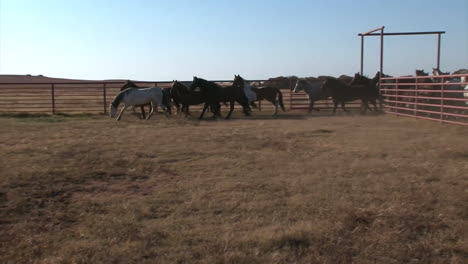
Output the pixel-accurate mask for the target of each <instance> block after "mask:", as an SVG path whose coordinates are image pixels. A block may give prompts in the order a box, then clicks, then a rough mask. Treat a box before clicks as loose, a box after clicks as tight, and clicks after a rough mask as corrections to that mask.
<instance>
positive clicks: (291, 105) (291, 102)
mask: <svg viewBox="0 0 468 264" xmlns="http://www.w3.org/2000/svg"><path fill="white" fill-rule="evenodd" d="M292 95H293V94H292V89H291V77H290V78H289V110H292V109H293V100H292Z"/></svg>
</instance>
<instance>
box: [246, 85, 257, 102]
mask: <svg viewBox="0 0 468 264" xmlns="http://www.w3.org/2000/svg"><path fill="white" fill-rule="evenodd" d="M252 87H253V86H252V85H251V84H250V82H248V81H246V80H244V93H245V96H246V97H247V100H249V104H251V103H252V102H255V101H257V94H256V93H255V92H254V91H253V90H252Z"/></svg>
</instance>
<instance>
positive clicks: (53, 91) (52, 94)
mask: <svg viewBox="0 0 468 264" xmlns="http://www.w3.org/2000/svg"><path fill="white" fill-rule="evenodd" d="M50 101H51V106H52V114H55V84H51V85H50Z"/></svg>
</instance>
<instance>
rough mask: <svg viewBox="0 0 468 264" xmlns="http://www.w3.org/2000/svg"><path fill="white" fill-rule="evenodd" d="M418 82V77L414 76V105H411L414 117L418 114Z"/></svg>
mask: <svg viewBox="0 0 468 264" xmlns="http://www.w3.org/2000/svg"><path fill="white" fill-rule="evenodd" d="M418 83H419V79H418V78H417V76H416V87H415V88H414V105H413V115H414V117H415V118H416V117H417V116H418V95H419V92H418Z"/></svg>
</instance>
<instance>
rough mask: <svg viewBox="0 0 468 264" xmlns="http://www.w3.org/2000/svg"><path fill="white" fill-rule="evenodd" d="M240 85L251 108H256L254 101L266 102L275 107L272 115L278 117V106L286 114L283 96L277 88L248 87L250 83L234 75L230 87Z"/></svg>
mask: <svg viewBox="0 0 468 264" xmlns="http://www.w3.org/2000/svg"><path fill="white" fill-rule="evenodd" d="M242 83H244V92H245V93H246V95H247V98H248V99H249V103H250V105H251V106H252V107H254V108H257V105H256V104H255V101H262V100H267V101H268V102H270V103H272V104H273V106H274V107H275V110H274V113H273V115H275V116H276V115H278V105H279V107H281V110H283V112H286V110H285V108H284V103H283V94H282V93H281V90H280V89H279V88H276V87H272V86H260V87H255V86H252V85H250V83H249V82H247V81H246V80H244V78H242V77H241V76H240V75H234V82H233V83H232V85H233V86H240V85H241V84H242ZM250 93H253V94H254V96H249V94H250ZM277 98H278V99H277Z"/></svg>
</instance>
